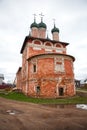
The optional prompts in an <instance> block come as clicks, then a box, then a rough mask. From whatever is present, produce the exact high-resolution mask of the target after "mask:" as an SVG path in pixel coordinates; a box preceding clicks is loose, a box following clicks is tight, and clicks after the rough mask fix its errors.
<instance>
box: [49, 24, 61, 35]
mask: <svg viewBox="0 0 87 130" xmlns="http://www.w3.org/2000/svg"><path fill="white" fill-rule="evenodd" d="M51 32H52V33H53V32H58V33H59V29H58V28H56V26H55V24H54V28H53V29H52V30H51Z"/></svg>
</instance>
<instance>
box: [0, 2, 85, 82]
mask: <svg viewBox="0 0 87 130" xmlns="http://www.w3.org/2000/svg"><path fill="white" fill-rule="evenodd" d="M41 12H42V13H43V14H44V18H43V21H44V22H45V23H46V25H47V30H48V35H49V37H50V38H51V37H52V36H51V29H52V28H53V19H54V18H55V19H56V21H55V23H56V27H58V28H59V30H60V41H62V42H68V43H70V44H69V46H68V47H67V53H68V54H70V55H73V56H74V57H75V59H76V61H75V62H74V73H75V78H76V79H85V78H87V0H0V73H1V74H4V77H5V81H10V82H12V81H13V80H14V78H15V74H16V72H17V70H18V67H19V66H21V54H20V50H21V47H22V44H23V41H24V39H25V36H27V35H28V34H29V31H30V25H31V23H32V22H33V17H34V16H33V14H34V13H35V14H37V17H36V21H37V23H39V22H40V16H39V14H40V13H41Z"/></svg>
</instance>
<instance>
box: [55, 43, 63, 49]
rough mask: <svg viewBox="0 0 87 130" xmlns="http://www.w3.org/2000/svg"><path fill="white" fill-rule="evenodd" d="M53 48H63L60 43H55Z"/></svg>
mask: <svg viewBox="0 0 87 130" xmlns="http://www.w3.org/2000/svg"><path fill="white" fill-rule="evenodd" d="M55 47H57V48H62V47H63V46H62V45H61V44H60V43H56V44H55Z"/></svg>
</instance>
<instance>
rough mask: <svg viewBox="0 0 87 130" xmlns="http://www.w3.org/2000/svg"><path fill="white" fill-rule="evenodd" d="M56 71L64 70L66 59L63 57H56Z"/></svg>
mask: <svg viewBox="0 0 87 130" xmlns="http://www.w3.org/2000/svg"><path fill="white" fill-rule="evenodd" d="M55 72H64V61H63V59H62V58H55Z"/></svg>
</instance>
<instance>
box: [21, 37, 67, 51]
mask: <svg viewBox="0 0 87 130" xmlns="http://www.w3.org/2000/svg"><path fill="white" fill-rule="evenodd" d="M36 39H37V40H41V41H43V42H46V41H49V42H52V43H54V44H55V43H60V44H62V45H65V46H67V45H69V43H67V42H61V41H55V40H51V39H48V38H47V39H43V38H37V37H31V36H26V37H25V39H24V42H23V45H22V48H21V51H20V53H21V54H22V53H23V50H24V48H25V46H26V43H27V42H28V40H36Z"/></svg>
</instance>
